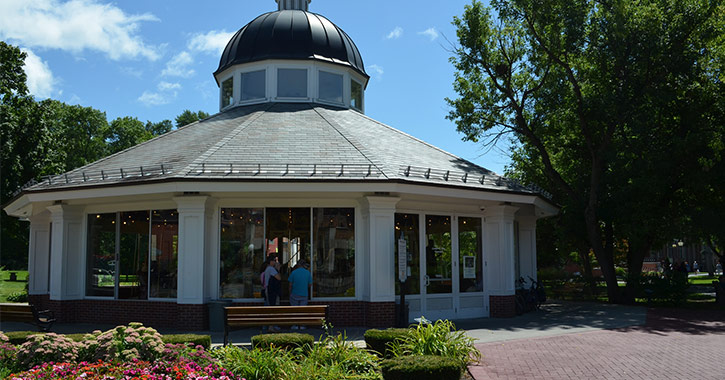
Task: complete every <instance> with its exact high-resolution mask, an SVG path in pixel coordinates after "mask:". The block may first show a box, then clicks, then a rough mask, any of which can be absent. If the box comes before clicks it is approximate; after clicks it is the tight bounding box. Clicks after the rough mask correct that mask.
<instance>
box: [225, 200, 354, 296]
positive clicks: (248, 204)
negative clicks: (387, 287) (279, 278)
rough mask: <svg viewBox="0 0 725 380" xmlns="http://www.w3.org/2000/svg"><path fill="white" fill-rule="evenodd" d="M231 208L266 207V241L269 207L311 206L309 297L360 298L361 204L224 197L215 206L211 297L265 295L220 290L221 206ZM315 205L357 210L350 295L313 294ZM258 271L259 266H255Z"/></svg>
mask: <svg viewBox="0 0 725 380" xmlns="http://www.w3.org/2000/svg"><path fill="white" fill-rule="evenodd" d="M229 208H255V209H264V219H263V223H262V224H263V225H264V232H263V237H264V238H263V241H264V242H265V244H266V241H267V219H266V218H267V209H269V208H306V209H309V212H310V226H309V230H310V239H311V242H310V258H311V260H310V261H311V262H310V268H309V270H310V273H311V274H312V276H313V285H312V286H313V290H312V294H310V299H311V300H312V301H360V300H361V298H360V297H362V286H363V283H362V276H360V275H359V273H358V271H359V270H360V268H362V265H363V262H362V260H363V257H362V253H361V252H362V245H361V244H362V240H363V239H362V237H361V235H360V234H361V233H362V230H361V228H362V220H361V219H360V218H361V214H360V213H361V210H360V208H359V205H357V204H354V203H352V202H349V203H347V202H341V203H335V204H332V205H330V204H326V203H325V202H305V203H304V204H300V203H296V202H280V203H277V202H274V203H266V202H265V203H256V202H241V201H236V202H235V201H225V202H220V203H219V204H217V205H216V209H215V217H214V223H215V225H216V227H215V228H216V236H215V239H216V244H215V245H216V246H215V250H216V252H215V254H214V255H215V262H216V264H215V265H216V267H215V268H212V275H213V276H214V278H212V281H213V284H214V286H213V293H212V299H217V300H224V301H231V302H256V303H259V302H263V299H261V298H221V292H220V290H221V289H220V284H221V277H220V275H221V261H220V260H221V237H222V236H221V233H222V227H221V210H222V209H229ZM316 208H346V209H352V210H353V212H354V215H353V220H354V223H353V224H354V226H353V227H354V230H353V231H354V234H355V243H354V246H355V260H354V262H355V273H354V275H355V279H354V283H355V295H353V296H348V297H314V296H313V294H314V275H315V274H314V271H315V267H314V259H315V256H314V253H315V248H316V246H315V241H314V237H313V234H314V232H313V229H314V220H313V214H314V209H316ZM263 250H266V245H265V247H264V248H263ZM253 269H254V270H255V271H256V270H257V269H258V268H253Z"/></svg>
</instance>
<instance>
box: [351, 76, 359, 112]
mask: <svg viewBox="0 0 725 380" xmlns="http://www.w3.org/2000/svg"><path fill="white" fill-rule="evenodd" d="M350 106H351V107H352V108H354V109H356V110H358V111H362V85H361V84H360V83H358V82H356V81H354V80H350Z"/></svg>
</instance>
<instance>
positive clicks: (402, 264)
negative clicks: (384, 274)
mask: <svg viewBox="0 0 725 380" xmlns="http://www.w3.org/2000/svg"><path fill="white" fill-rule="evenodd" d="M407 251H408V248H407V244H406V241H405V239H404V238H403V237H402V236H401V237H400V239H398V280H400V282H404V281H405V280H406V279H407V278H408V268H407V267H408V252H407Z"/></svg>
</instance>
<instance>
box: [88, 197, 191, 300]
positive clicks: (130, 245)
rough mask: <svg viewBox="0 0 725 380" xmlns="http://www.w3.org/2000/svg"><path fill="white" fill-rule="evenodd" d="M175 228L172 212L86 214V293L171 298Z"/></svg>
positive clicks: (176, 240) (175, 263)
mask: <svg viewBox="0 0 725 380" xmlns="http://www.w3.org/2000/svg"><path fill="white" fill-rule="evenodd" d="M151 218H152V219H151ZM178 230H179V229H178V214H177V213H176V210H156V211H151V212H149V211H128V212H121V213H109V214H91V215H89V216H88V247H87V268H88V270H87V273H86V295H87V296H100V297H114V296H117V297H118V298H119V299H148V298H175V297H176V277H177V266H178V258H177V257H178ZM149 233H150V234H151V235H149ZM117 237H118V241H117V240H116V238H117ZM116 252H118V255H116ZM149 284H150V286H149Z"/></svg>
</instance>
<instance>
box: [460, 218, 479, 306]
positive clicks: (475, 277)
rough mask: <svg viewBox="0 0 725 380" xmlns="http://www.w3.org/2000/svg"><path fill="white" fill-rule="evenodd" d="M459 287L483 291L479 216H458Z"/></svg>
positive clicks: (463, 290) (461, 289)
mask: <svg viewBox="0 0 725 380" xmlns="http://www.w3.org/2000/svg"><path fill="white" fill-rule="evenodd" d="M458 252H459V260H460V264H459V265H458V267H459V268H460V270H459V272H458V274H459V276H460V279H461V281H460V288H459V290H460V291H461V293H463V292H481V291H483V263H482V261H483V260H482V258H483V255H482V252H483V247H482V246H481V218H458Z"/></svg>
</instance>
